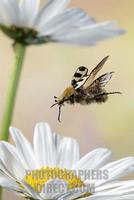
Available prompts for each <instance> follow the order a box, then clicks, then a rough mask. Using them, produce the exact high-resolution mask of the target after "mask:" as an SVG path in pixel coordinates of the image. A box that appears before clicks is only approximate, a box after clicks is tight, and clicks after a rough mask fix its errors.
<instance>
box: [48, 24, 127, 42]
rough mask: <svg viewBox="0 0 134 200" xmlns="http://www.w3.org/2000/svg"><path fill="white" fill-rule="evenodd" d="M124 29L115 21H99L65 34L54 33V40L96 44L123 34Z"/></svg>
mask: <svg viewBox="0 0 134 200" xmlns="http://www.w3.org/2000/svg"><path fill="white" fill-rule="evenodd" d="M123 33H124V30H122V29H119V28H116V27H115V22H104V23H97V24H93V25H89V26H84V27H81V28H80V29H75V28H74V30H71V31H70V30H67V31H66V30H65V32H64V34H63V33H62V34H56V33H55V34H54V35H52V36H51V37H52V40H54V41H59V42H63V43H72V44H78V45H94V44H96V42H98V41H100V40H104V39H107V38H110V37H114V36H117V35H120V34H123Z"/></svg>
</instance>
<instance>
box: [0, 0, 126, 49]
mask: <svg viewBox="0 0 134 200" xmlns="http://www.w3.org/2000/svg"><path fill="white" fill-rule="evenodd" d="M69 2H70V0H48V1H47V3H44V4H43V5H42V6H40V0H0V27H1V30H2V31H3V32H4V33H6V34H7V35H8V36H9V37H11V38H13V39H14V40H15V41H16V42H19V43H22V44H25V45H29V44H40V43H46V42H62V43H70V44H77V45H94V44H96V43H97V42H98V41H100V40H103V39H106V38H110V37H113V36H117V35H120V34H123V33H124V30H122V29H120V28H117V27H116V22H113V21H107V22H102V23H96V21H95V19H94V18H92V17H90V16H87V15H86V13H85V12H84V11H83V10H81V9H79V8H66V7H67V5H68V4H69Z"/></svg>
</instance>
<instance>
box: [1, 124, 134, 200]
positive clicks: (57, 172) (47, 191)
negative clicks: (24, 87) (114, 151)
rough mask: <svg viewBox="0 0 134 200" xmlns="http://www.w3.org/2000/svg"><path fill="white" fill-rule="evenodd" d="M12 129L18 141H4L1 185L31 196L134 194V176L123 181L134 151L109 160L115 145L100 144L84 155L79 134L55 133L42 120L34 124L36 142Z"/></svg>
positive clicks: (115, 197) (106, 198) (105, 199)
mask: <svg viewBox="0 0 134 200" xmlns="http://www.w3.org/2000/svg"><path fill="white" fill-rule="evenodd" d="M10 133H11V136H12V138H13V140H14V142H15V146H13V145H11V144H9V143H7V142H5V141H1V142H0V185H1V186H2V187H5V188H6V189H8V190H10V191H14V192H15V193H16V194H18V195H22V196H23V197H25V198H28V199H33V200H34V199H35V200H45V199H55V200H56V199H57V200H65V199H70V200H72V199H77V198H81V199H87V200H120V199H123V200H130V199H134V181H133V180H131V181H119V178H121V177H123V176H125V175H127V174H129V173H130V172H132V171H134V167H133V166H134V158H133V157H126V158H123V159H121V160H117V161H114V162H110V163H108V160H109V158H110V156H111V151H110V150H108V149H105V148H98V149H95V150H93V151H91V152H89V153H88V154H86V155H85V156H83V157H82V158H80V155H79V145H78V143H77V142H76V140H74V139H72V138H67V137H61V136H59V135H56V134H55V133H52V131H51V129H50V127H49V126H48V124H44V123H39V124H37V125H36V127H35V132H34V138H33V145H31V144H30V143H29V142H28V140H27V139H26V138H25V137H24V136H23V134H22V133H21V132H20V130H18V129H16V128H10ZM89 172H90V173H89ZM95 174H97V175H98V176H97V177H93V176H94V175H95ZM92 186H94V188H92V190H91V187H92Z"/></svg>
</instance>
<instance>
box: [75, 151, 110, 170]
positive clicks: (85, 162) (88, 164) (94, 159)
mask: <svg viewBox="0 0 134 200" xmlns="http://www.w3.org/2000/svg"><path fill="white" fill-rule="evenodd" d="M111 154H112V152H111V151H110V150H108V149H104V148H98V149H95V150H93V151H91V152H89V153H88V154H86V155H85V156H83V157H82V158H81V159H80V160H79V161H78V162H77V163H76V165H75V166H74V167H73V168H74V169H83V170H84V169H98V168H100V167H102V166H103V165H104V164H105V163H106V162H107V161H108V160H109V159H110V157H111Z"/></svg>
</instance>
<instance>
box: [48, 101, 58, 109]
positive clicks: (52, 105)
mask: <svg viewBox="0 0 134 200" xmlns="http://www.w3.org/2000/svg"><path fill="white" fill-rule="evenodd" d="M57 104H59V103H58V102H57V103H54V104H53V105H52V106H51V107H50V108H52V107H54V106H56V105H57Z"/></svg>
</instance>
